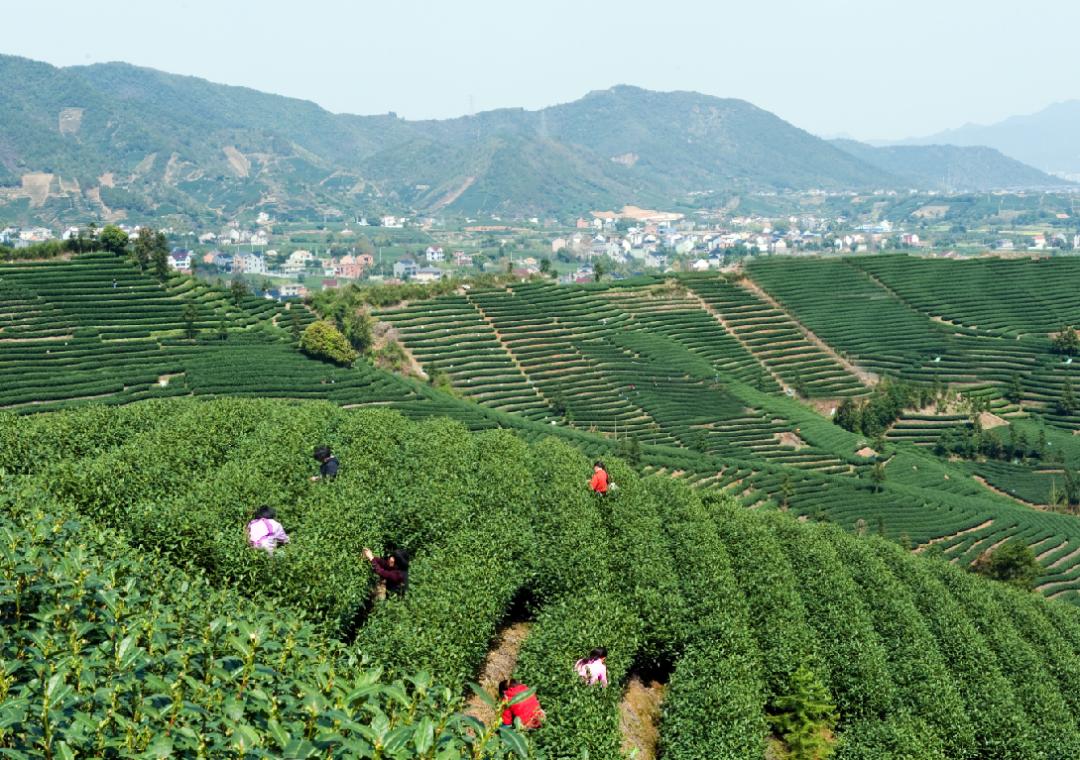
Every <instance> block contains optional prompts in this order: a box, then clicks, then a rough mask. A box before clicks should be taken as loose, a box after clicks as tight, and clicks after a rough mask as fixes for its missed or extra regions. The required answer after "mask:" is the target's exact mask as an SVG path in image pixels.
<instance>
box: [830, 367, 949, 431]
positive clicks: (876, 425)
mask: <svg viewBox="0 0 1080 760" xmlns="http://www.w3.org/2000/svg"><path fill="white" fill-rule="evenodd" d="M931 400H932V390H931V389H930V388H928V387H925V386H919V385H916V384H913V383H905V382H898V381H889V380H885V381H883V382H881V383H880V384H879V385H877V386H876V387H875V388H874V391H873V393H872V394H871V395H870V397H869V398H866V399H862V400H855V399H850V398H849V399H844V401H842V402H841V403H840V406H839V407H837V409H836V415H835V417H834V418H833V421H834V422H835V423H836V424H837V425H839V426H840V427H842V428H844V429H845V430H850V431H851V432H853V433H863V434H864V435H868V436H871V437H875V436H878V435H881V434H882V433H884V432H885V430H886V429H888V427H889V425H891V424H892V423H893V422H895V421H896V419H897V418H898V417H899V416H900V415H901V414H902V413H903V411H904V409H907V408H909V407H913V406H923V405H925V404H927V403H929V402H930V401H931Z"/></svg>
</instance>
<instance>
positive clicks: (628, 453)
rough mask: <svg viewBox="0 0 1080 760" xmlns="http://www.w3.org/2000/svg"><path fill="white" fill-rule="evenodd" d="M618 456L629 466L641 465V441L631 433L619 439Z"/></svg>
mask: <svg viewBox="0 0 1080 760" xmlns="http://www.w3.org/2000/svg"><path fill="white" fill-rule="evenodd" d="M619 456H620V457H621V458H622V459H623V460H625V461H626V463H627V464H628V465H630V466H631V467H635V468H637V467H640V466H641V441H639V440H638V439H637V437H635V436H633V435H628V436H627V437H626V438H623V439H622V440H621V441H619Z"/></svg>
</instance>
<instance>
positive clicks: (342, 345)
mask: <svg viewBox="0 0 1080 760" xmlns="http://www.w3.org/2000/svg"><path fill="white" fill-rule="evenodd" d="M300 350H301V351H303V352H304V353H305V354H307V355H308V356H314V357H315V358H318V359H325V360H327V361H331V362H333V363H334V364H340V365H342V366H344V367H349V366H352V364H353V362H355V361H356V360H357V359H358V358H359V356H360V355H359V354H358V353H357V352H356V350H355V349H354V348H353V347H352V346H351V345H349V341H348V339H347V338H346V337H345V336H344V335H342V334H341V331H339V330H338V329H337V328H336V327H334V325H333V324H332V323H330V322H326V321H322V320H320V321H318V322H312V323H311V324H310V325H308V326H307V329H306V330H304V334H303V335H302V336H300Z"/></svg>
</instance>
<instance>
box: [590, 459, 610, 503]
mask: <svg viewBox="0 0 1080 760" xmlns="http://www.w3.org/2000/svg"><path fill="white" fill-rule="evenodd" d="M589 488H591V489H592V491H593V493H598V494H600V495H601V496H603V495H604V494H606V493H607V492H608V472H607V468H605V467H604V463H603V462H596V463H595V464H594V465H593V476H592V480H590V481H589Z"/></svg>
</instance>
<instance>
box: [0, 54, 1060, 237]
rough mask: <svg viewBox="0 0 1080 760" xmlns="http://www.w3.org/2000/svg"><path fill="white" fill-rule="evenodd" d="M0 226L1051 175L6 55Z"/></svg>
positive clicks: (680, 98) (725, 131)
mask: <svg viewBox="0 0 1080 760" xmlns="http://www.w3.org/2000/svg"><path fill="white" fill-rule="evenodd" d="M0 77H2V78H3V81H4V82H5V86H4V88H2V89H0V221H23V222H25V221H29V220H30V219H34V220H44V221H54V220H55V221H59V220H71V219H73V218H86V219H100V218H104V219H119V218H124V217H127V218H129V219H135V220H138V219H142V218H150V217H152V218H163V217H169V216H170V215H179V216H182V217H188V218H207V217H211V218H214V217H216V218H232V217H235V216H239V215H243V214H245V213H251V212H254V211H258V210H267V211H269V212H271V213H273V215H274V216H276V217H278V218H282V219H289V218H312V217H321V216H322V215H325V214H336V213H343V214H351V213H354V212H359V213H369V214H370V213H374V212H377V211H379V210H386V211H396V210H409V211H413V212H422V213H433V212H439V211H445V212H447V213H457V214H476V213H484V212H488V213H510V214H529V215H531V214H541V213H543V214H578V213H584V212H586V211H588V210H590V209H596V208H610V207H620V206H622V205H624V204H631V203H632V204H638V205H650V206H660V207H664V208H676V207H685V206H688V205H693V204H695V203H700V202H702V199H706V200H708V199H711V198H713V197H714V196H718V195H723V194H732V193H739V192H749V191H767V192H773V191H787V190H810V189H821V190H832V191H840V190H853V191H862V190H871V189H890V188H892V189H908V188H917V189H942V188H945V189H976V190H984V189H997V188H1021V187H1023V188H1035V187H1053V186H1057V185H1060V184H1062V180H1060V179H1057V178H1054V177H1050V176H1048V175H1046V174H1043V173H1042V172H1039V171H1037V170H1034V169H1032V168H1031V167H1028V166H1024V165H1022V164H1020V163H1019V162H1017V161H1013V160H1010V159H1006V158H1005V157H1004V156H1002V155H1001V154H1000V153H998V152H997V151H994V150H992V149H985V148H979V149H967V148H964V149H958V148H953V149H941V148H922V147H914V146H909V147H905V148H904V149H893V148H888V149H882V148H875V147H872V146H869V145H863V144H859V143H852V142H850V141H837V142H829V141H825V140H822V139H820V138H818V137H815V136H813V135H811V134H810V133H808V132H806V131H804V130H802V129H799V128H797V127H795V126H793V125H791V124H789V123H788V122H786V121H784V120H782V119H780V118H779V117H777V116H775V115H773V114H771V113H769V112H768V111H765V110H762V109H760V108H757V107H756V106H754V105H752V104H750V103H748V102H746V101H742V100H734V99H724V98H716V97H711V96H706V95H701V94H698V93H692V92H664V93H661V92H651V91H648V90H643V89H640V88H636V87H630V86H617V87H613V88H611V89H608V90H603V91H597V92H591V93H589V94H588V95H586V96H585V97H583V98H581V99H579V100H577V101H574V102H571V103H566V104H561V105H556V106H552V107H549V108H544V109H541V110H538V111H526V110H524V109H500V110H495V111H487V112H483V113H479V114H476V115H472V116H465V117H460V118H455V119H445V120H429V121H407V120H404V119H401V118H398V117H397V116H395V115H394V114H387V115H380V116H356V115H349V114H332V113H330V112H328V111H326V110H324V109H322V108H320V107H319V106H317V105H315V104H314V103H311V102H308V101H303V100H298V99H294V98H286V97H282V96H278V95H271V94H266V93H262V92H258V91H255V90H251V89H247V88H243V87H232V86H226V85H219V84H213V83H211V82H207V81H205V80H202V79H197V78H194V77H186V76H178V75H174V74H167V73H163V72H159V71H155V70H152V69H146V68H139V67H135V66H131V65H128V64H124V63H108V64H96V65H92V66H78V67H68V68H57V67H54V66H51V65H49V64H45V63H40V62H36V61H31V60H27V59H24V58H16V57H12V56H0Z"/></svg>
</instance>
